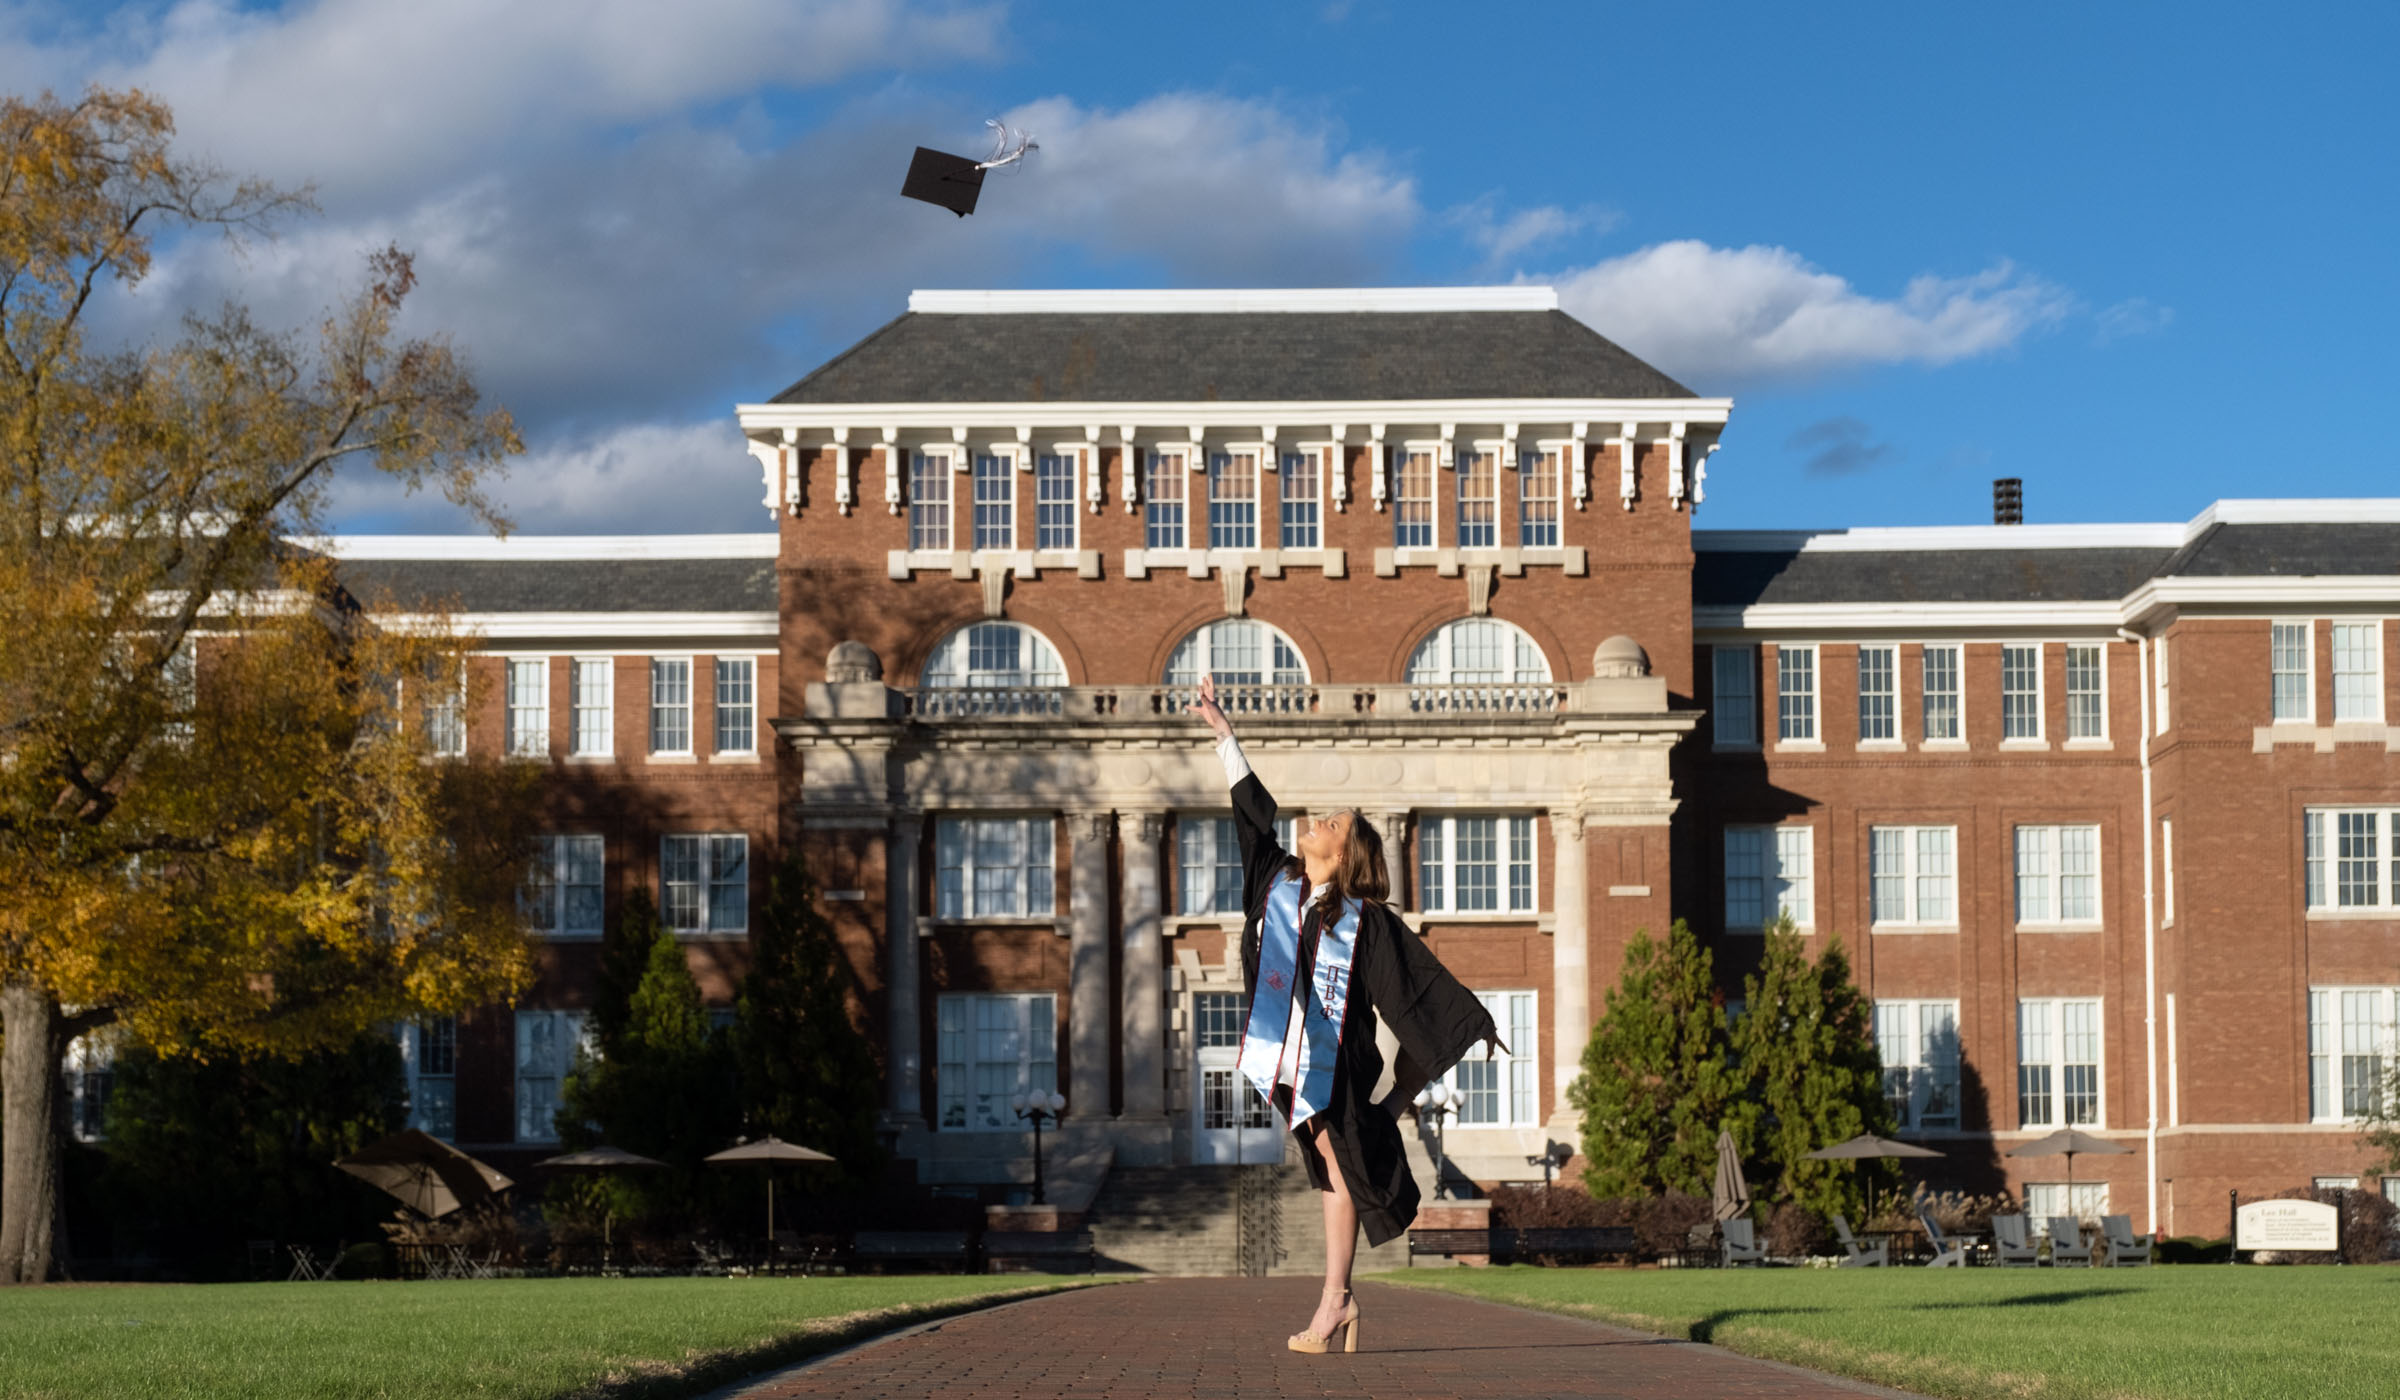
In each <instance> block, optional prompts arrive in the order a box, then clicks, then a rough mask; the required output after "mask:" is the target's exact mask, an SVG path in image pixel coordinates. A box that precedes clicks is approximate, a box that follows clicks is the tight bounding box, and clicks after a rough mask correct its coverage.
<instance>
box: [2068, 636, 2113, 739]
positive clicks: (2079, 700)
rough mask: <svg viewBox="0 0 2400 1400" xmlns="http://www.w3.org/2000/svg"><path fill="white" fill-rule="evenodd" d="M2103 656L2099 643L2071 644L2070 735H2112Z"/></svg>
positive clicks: (2069, 657)
mask: <svg viewBox="0 0 2400 1400" xmlns="http://www.w3.org/2000/svg"><path fill="white" fill-rule="evenodd" d="M2100 657H2101V651H2100V647H2099V644H2098V643H2091V644H2084V643H2076V644H2074V645H2071V646H2069V647H2068V648H2067V737H2068V738H2069V739H2105V738H2107V737H2108V703H2107V688H2106V682H2105V681H2104V680H2103V679H2102V672H2101V669H2100Z"/></svg>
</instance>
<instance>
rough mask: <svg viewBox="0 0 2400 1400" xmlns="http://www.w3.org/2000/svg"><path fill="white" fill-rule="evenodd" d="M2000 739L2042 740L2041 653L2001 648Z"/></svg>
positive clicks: (2038, 649) (2036, 649)
mask: <svg viewBox="0 0 2400 1400" xmlns="http://www.w3.org/2000/svg"><path fill="white" fill-rule="evenodd" d="M2000 737H2001V738H2002V739H2039V738H2041V737H2042V649H2041V647H2040V646H2038V645H2033V646H2004V647H2002V648H2000Z"/></svg>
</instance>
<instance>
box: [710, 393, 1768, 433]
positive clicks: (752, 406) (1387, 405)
mask: <svg viewBox="0 0 2400 1400" xmlns="http://www.w3.org/2000/svg"><path fill="white" fill-rule="evenodd" d="M1732 412H1733V400H1731V399H1363V400H1330V399H1303V400H1296V401H1286V402H1270V401H1267V400H1263V399H1210V400H1184V401H1179V402H1157V403H1068V402H1058V403H1026V402H1005V403H898V404H892V403H883V404H872V403H852V404H782V403H744V404H735V405H734V413H735V415H736V416H737V417H738V418H739V419H740V420H741V425H742V427H743V429H744V430H745V431H749V432H776V431H780V430H783V429H787V428H792V429H799V430H801V431H815V432H830V431H831V430H832V429H835V428H847V427H851V426H854V425H857V424H862V423H874V424H879V425H894V426H897V427H899V428H902V429H915V430H916V431H919V432H937V433H947V432H949V431H950V430H951V429H953V428H959V427H963V428H966V429H968V430H970V431H973V430H976V429H1008V428H1016V427H1020V426H1021V427H1026V428H1030V429H1032V430H1033V431H1035V432H1043V431H1055V432H1068V431H1070V430H1071V431H1073V432H1076V433H1080V432H1081V431H1082V430H1083V425H1084V424H1086V423H1094V422H1102V423H1122V424H1131V425H1135V426H1138V427H1141V428H1145V429H1168V428H1173V429H1178V430H1183V429H1188V428H1190V427H1193V426H1198V427H1203V428H1226V429H1239V430H1240V431H1241V432H1242V434H1243V435H1244V436H1245V437H1248V438H1250V439H1251V440H1254V441H1255V440H1256V438H1257V436H1258V434H1259V432H1260V431H1261V430H1262V429H1264V428H1275V429H1278V430H1280V429H1283V428H1295V429H1302V430H1308V429H1323V428H1326V427H1328V426H1330V425H1332V424H1335V423H1341V424H1357V423H1385V424H1389V425H1391V427H1392V432H1393V435H1394V436H1401V435H1403V434H1401V432H1400V428H1401V425H1412V426H1414V425H1431V426H1439V425H1440V424H1444V423H1449V424H1454V425H1456V426H1457V427H1458V428H1459V429H1460V430H1461V431H1465V430H1468V429H1475V430H1479V431H1480V430H1483V429H1487V428H1488V429H1490V430H1491V432H1490V434H1489V435H1490V436H1492V437H1498V436H1500V435H1501V434H1500V432H1499V429H1500V428H1501V427H1502V426H1503V425H1506V424H1510V423H1514V424H1517V425H1518V426H1519V434H1518V435H1519V436H1533V435H1540V434H1541V433H1542V431H1543V430H1546V429H1549V428H1552V427H1566V426H1571V425H1573V424H1576V423H1581V422H1585V421H1589V420H1596V419H1604V420H1607V421H1609V422H1624V423H1660V424H1669V425H1672V424H1675V423H1688V424H1691V425H1694V426H1695V427H1697V426H1714V425H1722V424H1723V423H1724V422H1725V420H1726V418H1727V416H1728V415H1730V414H1731V413H1732ZM1556 436H1559V437H1566V436H1568V434H1567V433H1566V432H1563V431H1562V432H1560V433H1557V434H1556Z"/></svg>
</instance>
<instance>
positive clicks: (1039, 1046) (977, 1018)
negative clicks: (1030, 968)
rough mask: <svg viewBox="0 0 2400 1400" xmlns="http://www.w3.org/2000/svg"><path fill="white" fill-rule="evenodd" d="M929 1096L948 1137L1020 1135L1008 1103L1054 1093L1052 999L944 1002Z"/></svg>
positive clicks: (1019, 996)
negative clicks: (956, 1134)
mask: <svg viewBox="0 0 2400 1400" xmlns="http://www.w3.org/2000/svg"><path fill="white" fill-rule="evenodd" d="M936 1016H937V1024H938V1025H939V1027H940V1031H939V1036H938V1040H937V1044H936V1051H937V1059H936V1061H935V1063H936V1065H937V1068H936V1070H935V1092H936V1095H937V1097H938V1100H939V1102H940V1105H941V1109H940V1111H941V1126H942V1127H943V1128H944V1129H946V1130H949V1131H953V1132H1018V1131H1022V1130H1023V1129H1024V1128H1025V1126H1026V1125H1025V1120H1024V1119H1022V1118H1019V1117H1017V1115H1016V1111H1015V1110H1014V1109H1012V1108H1011V1107H1010V1106H1009V1100H1010V1099H1011V1098H1013V1097H1015V1096H1016V1095H1018V1094H1033V1093H1041V1094H1054V1093H1056V1092H1058V998H1057V997H1056V996H1055V995H1053V994H1051V993H1049V992H1031V993H1016V994H1007V995H999V996H989V995H986V996H944V997H942V998H941V999H940V1001H939V1002H938V1003H937V1005H936Z"/></svg>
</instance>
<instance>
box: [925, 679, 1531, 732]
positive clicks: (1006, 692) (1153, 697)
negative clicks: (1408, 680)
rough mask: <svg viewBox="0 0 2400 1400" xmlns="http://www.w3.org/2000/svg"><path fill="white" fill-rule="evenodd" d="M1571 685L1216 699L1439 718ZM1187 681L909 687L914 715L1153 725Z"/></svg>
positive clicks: (1186, 701)
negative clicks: (1139, 683)
mask: <svg viewBox="0 0 2400 1400" xmlns="http://www.w3.org/2000/svg"><path fill="white" fill-rule="evenodd" d="M1569 690H1570V687H1568V686H1565V685H1560V684H1556V683H1540V684H1492V685H1352V686H1329V685H1328V686H1318V685H1228V686H1219V687H1218V688H1217V703H1218V704H1219V705H1220V706H1222V707H1224V710H1225V712H1226V713H1227V714H1229V715H1263V716H1270V717H1272V716H1277V715H1289V716H1294V717H1304V716H1322V717H1335V718H1355V719H1383V720H1391V719H1403V720H1405V719H1443V718H1454V717H1465V716H1494V717H1507V716H1523V717H1527V718H1531V717H1536V716H1543V715H1551V714H1556V713H1558V712H1559V711H1561V710H1563V709H1565V708H1567V697H1568V694H1569ZM1199 696H1200V691H1199V687H1197V686H1190V685H1135V686H1109V685H1075V686H925V687H921V688H919V689H917V690H914V691H910V692H908V714H909V716H910V717H911V718H913V719H918V720H924V721H928V722H932V723H940V722H943V721H950V720H979V721H980V720H1024V721H1029V722H1038V721H1044V720H1049V721H1064V722H1075V723H1081V722H1093V721H1096V722H1101V723H1109V722H1121V723H1145V722H1149V723H1155V722H1157V721H1159V720H1164V719H1174V718H1177V717H1179V716H1182V715H1184V714H1186V713H1187V707H1188V706H1190V705H1192V704H1193V703H1195V702H1196V701H1197V700H1198V699H1199Z"/></svg>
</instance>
